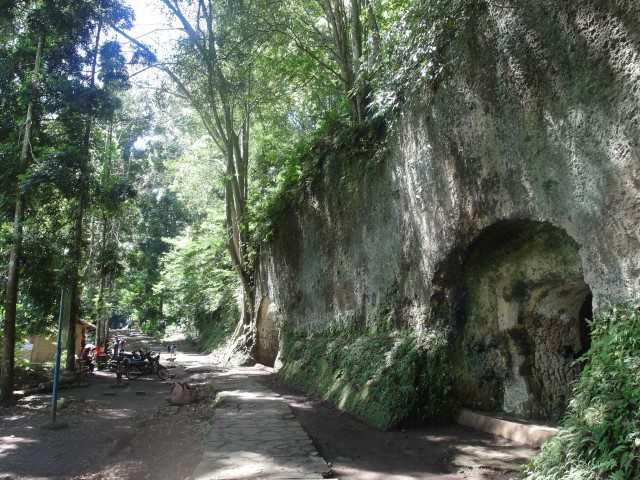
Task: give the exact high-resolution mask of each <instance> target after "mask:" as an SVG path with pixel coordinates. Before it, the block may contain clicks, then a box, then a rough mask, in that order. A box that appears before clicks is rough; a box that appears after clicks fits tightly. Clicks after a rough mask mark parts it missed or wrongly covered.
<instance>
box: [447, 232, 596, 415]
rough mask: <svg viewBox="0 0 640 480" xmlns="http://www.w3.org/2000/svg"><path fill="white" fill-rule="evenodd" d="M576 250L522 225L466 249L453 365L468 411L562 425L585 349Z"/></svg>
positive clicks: (585, 292) (567, 241) (583, 294)
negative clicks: (481, 411) (479, 411)
mask: <svg viewBox="0 0 640 480" xmlns="http://www.w3.org/2000/svg"><path fill="white" fill-rule="evenodd" d="M578 249H579V247H578V245H577V243H576V242H575V241H574V240H573V239H572V238H571V237H570V236H569V235H568V234H567V233H566V232H565V231H564V230H562V229H559V228H557V227H554V226H553V225H551V224H548V223H542V222H524V221H518V222H503V223H500V224H496V225H494V226H492V227H489V228H488V229H486V230H485V231H484V232H482V234H481V235H480V236H479V238H478V239H477V240H476V241H475V242H473V244H472V245H471V246H470V247H469V249H468V251H467V254H466V255H465V261H464V264H463V268H462V278H461V286H462V292H461V293H462V295H461V297H460V298H461V305H460V307H461V308H460V317H459V319H460V324H459V331H458V334H457V335H455V336H454V339H453V348H454V355H453V357H452V363H453V371H454V376H455V377H456V384H457V390H458V394H459V395H460V398H461V399H462V400H463V403H465V404H466V406H469V407H471V408H477V409H481V410H485V411H503V412H505V413H508V414H513V415H517V416H522V417H526V418H536V419H543V420H550V421H557V420H559V419H560V418H561V417H562V415H563V414H564V411H565V409H566V407H567V404H568V401H569V399H570V397H571V395H572V389H571V388H572V387H571V384H572V382H573V381H574V380H575V379H576V377H577V375H578V374H579V370H580V367H579V366H576V365H575V364H574V360H575V359H576V358H578V357H579V356H581V355H582V354H583V353H584V352H585V351H586V350H587V349H588V347H589V342H590V340H589V330H588V324H587V320H586V319H588V318H590V317H591V310H592V307H591V301H592V295H591V291H590V289H589V287H588V285H587V284H586V283H585V281H584V277H583V272H582V263H581V260H580V256H579V254H578Z"/></svg>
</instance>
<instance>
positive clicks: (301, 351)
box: [278, 327, 452, 428]
mask: <svg viewBox="0 0 640 480" xmlns="http://www.w3.org/2000/svg"><path fill="white" fill-rule="evenodd" d="M281 358H282V362H283V366H282V368H281V369H280V370H279V372H278V378H279V379H280V380H282V381H284V382H285V383H287V384H290V385H294V386H296V387H299V388H302V389H304V390H306V391H308V392H310V393H314V394H318V395H321V396H323V397H324V398H326V399H327V400H328V401H330V402H331V403H333V404H334V405H336V406H337V407H338V408H340V409H341V410H344V411H346V412H349V413H351V414H352V415H355V416H357V417H359V418H361V419H362V420H364V421H365V422H367V423H369V424H370V425H373V426H375V427H378V428H389V427H393V426H395V425H398V424H399V423H401V422H402V421H405V420H429V419H446V418H448V417H449V416H450V414H451V411H452V405H451V403H450V401H449V392H450V384H451V382H450V381H449V375H448V370H447V365H446V339H445V336H444V335H443V334H441V333H435V332H430V333H428V334H423V335H418V334H416V333H413V332H409V331H399V330H396V331H391V332H388V333H384V334H380V333H378V334H376V333H373V332H372V331H371V330H370V329H361V330H352V329H349V328H347V327H340V328H329V329H327V330H325V331H322V332H318V333H309V332H288V333H286V334H285V335H284V338H283V343H282V357H281Z"/></svg>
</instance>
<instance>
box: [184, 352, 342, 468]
mask: <svg viewBox="0 0 640 480" xmlns="http://www.w3.org/2000/svg"><path fill="white" fill-rule="evenodd" d="M203 360H204V358H203V357H201V356H195V355H189V354H185V355H180V356H179V357H178V361H179V362H180V363H182V364H187V365H188V364H191V365H190V366H189V367H188V368H187V372H188V373H191V374H193V375H192V377H191V378H192V379H198V380H206V381H207V383H210V384H212V385H213V387H214V388H215V389H216V390H217V392H218V401H217V403H218V406H217V408H216V410H215V419H214V427H213V429H212V431H211V432H210V433H209V435H208V437H207V438H206V439H205V443H204V454H203V458H202V461H201V462H200V464H199V465H198V467H197V469H196V471H195V474H194V479H195V480H240V479H243V480H245V479H252V480H253V479H321V478H325V477H324V475H327V474H328V473H329V470H330V468H329V467H328V466H327V463H326V462H325V461H324V459H323V458H322V457H321V456H320V455H319V454H318V452H317V451H316V449H315V447H314V446H313V443H312V442H311V439H310V438H309V436H308V435H307V434H306V432H305V431H304V430H303V429H302V427H301V426H300V424H299V423H298V421H297V420H296V419H295V415H294V414H293V413H292V411H291V409H290V408H289V405H288V404H287V403H286V402H285V400H284V399H283V398H282V397H281V396H280V395H278V394H277V393H275V392H273V391H272V390H270V389H268V388H266V387H264V386H262V385H260V384H259V383H258V382H256V381H254V380H252V379H251V378H249V377H248V376H247V373H246V372H245V371H242V370H240V369H232V368H225V367H220V366H217V365H210V364H207V363H205V362H206V360H205V361H203Z"/></svg>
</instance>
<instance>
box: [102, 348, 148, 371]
mask: <svg viewBox="0 0 640 480" xmlns="http://www.w3.org/2000/svg"><path fill="white" fill-rule="evenodd" d="M144 357H145V353H144V352H143V351H142V350H134V351H133V352H131V353H125V352H120V353H118V355H115V356H113V357H111V359H110V360H109V361H108V362H107V368H108V369H109V371H110V372H116V371H117V370H118V362H122V363H123V364H124V365H125V366H126V365H127V364H128V363H129V362H130V361H131V360H142V359H144Z"/></svg>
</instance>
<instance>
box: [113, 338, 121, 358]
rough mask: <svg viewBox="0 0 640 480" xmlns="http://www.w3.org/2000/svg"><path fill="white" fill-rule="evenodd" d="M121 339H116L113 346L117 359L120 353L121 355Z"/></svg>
mask: <svg viewBox="0 0 640 480" xmlns="http://www.w3.org/2000/svg"><path fill="white" fill-rule="evenodd" d="M120 345H121V344H120V339H119V338H118V337H116V341H115V343H114V344H113V356H114V357H117V356H118V353H120Z"/></svg>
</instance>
